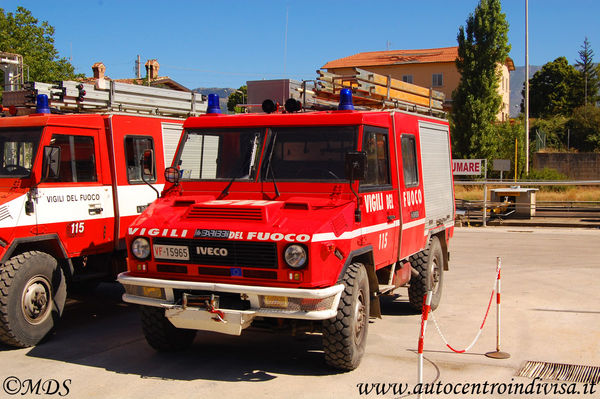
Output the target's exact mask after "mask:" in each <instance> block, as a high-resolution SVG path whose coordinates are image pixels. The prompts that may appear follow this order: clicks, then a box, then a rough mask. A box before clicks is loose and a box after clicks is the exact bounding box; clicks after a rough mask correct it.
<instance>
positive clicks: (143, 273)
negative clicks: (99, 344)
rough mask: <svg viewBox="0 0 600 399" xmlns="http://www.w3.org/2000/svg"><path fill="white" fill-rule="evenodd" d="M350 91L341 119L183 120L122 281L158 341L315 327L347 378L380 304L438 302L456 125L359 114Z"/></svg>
mask: <svg viewBox="0 0 600 399" xmlns="http://www.w3.org/2000/svg"><path fill="white" fill-rule="evenodd" d="M349 96H350V93H349V92H348V91H344V92H343V98H342V103H341V106H340V108H341V110H334V111H320V112H301V113H295V112H288V113H271V114H242V115H220V114H219V113H212V114H207V115H203V116H200V117H195V118H188V119H187V120H186V122H185V123H184V134H183V136H182V139H181V141H180V144H179V147H178V150H177V153H176V156H175V158H174V163H173V165H174V166H173V167H171V168H167V170H166V171H165V176H166V178H167V180H168V181H169V182H170V184H167V187H166V189H165V190H164V191H163V194H162V196H161V198H160V199H158V200H157V201H155V202H154V203H153V204H152V205H151V206H150V207H149V208H148V209H147V210H146V211H145V212H144V213H143V214H142V215H141V216H139V217H138V218H137V219H136V220H135V221H134V222H133V224H132V225H131V226H130V227H129V229H128V235H127V246H128V250H129V256H128V271H127V272H125V273H122V274H120V275H119V277H118V280H119V282H121V284H123V285H124V287H125V290H126V293H125V294H124V296H123V299H124V300H125V301H126V302H130V303H135V304H139V305H141V307H140V308H141V318H142V325H143V331H144V334H145V337H146V339H147V341H148V343H149V344H150V345H151V346H152V347H154V348H155V349H157V350H172V349H180V348H184V347H186V346H188V345H190V344H191V343H192V341H193V340H194V336H195V333H196V330H204V331H215V332H220V333H224V334H232V335H239V334H241V333H242V331H243V330H244V329H245V328H247V327H249V326H251V325H257V326H263V327H264V326H271V327H274V328H281V327H283V326H286V325H287V326H291V327H293V328H294V329H295V330H299V329H301V328H302V326H305V325H308V324H311V325H313V326H314V325H319V326H320V329H321V331H322V334H323V349H324V352H325V360H326V362H327V363H328V364H330V365H332V366H334V367H336V368H340V369H346V370H351V369H354V368H356V367H357V366H358V364H359V362H360V360H361V358H362V356H363V353H364V351H365V343H366V338H367V330H368V328H369V318H370V317H379V316H380V315H381V311H380V303H379V297H380V295H383V294H386V293H390V292H392V291H393V290H395V289H396V288H398V287H401V286H406V285H408V296H409V299H410V304H411V305H412V306H413V307H414V308H415V309H417V310H420V308H421V306H422V301H423V295H424V293H425V292H426V290H429V289H431V290H433V292H434V297H433V302H432V307H433V308H435V307H437V305H438V303H439V301H440V296H441V291H442V283H443V272H444V270H446V269H447V268H448V258H449V255H448V242H449V240H450V238H451V237H452V234H453V229H454V191H453V181H452V174H451V156H450V135H449V127H448V122H447V121H446V120H444V119H440V118H436V117H432V116H426V115H420V114H417V113H411V112H403V111H354V110H352V106H351V99H350V97H349ZM209 100H210V99H209ZM210 109H211V105H210V102H209V110H210ZM146 155H148V156H149V155H150V153H149V152H148V153H147V154H146ZM148 159H151V157H149V158H148ZM147 172H150V170H147Z"/></svg>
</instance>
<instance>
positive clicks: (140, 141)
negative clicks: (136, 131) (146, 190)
mask: <svg viewBox="0 0 600 399" xmlns="http://www.w3.org/2000/svg"><path fill="white" fill-rule="evenodd" d="M153 149H154V141H153V140H152V138H151V137H144V136H127V137H125V164H126V167H127V181H128V182H129V183H143V182H144V181H143V180H142V168H141V166H140V160H141V159H142V154H143V153H144V151H146V150H153ZM154 158H155V161H156V157H154ZM146 180H147V181H150V182H154V181H156V165H154V176H152V177H149V178H147V179H146Z"/></svg>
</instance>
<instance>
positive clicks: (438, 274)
mask: <svg viewBox="0 0 600 399" xmlns="http://www.w3.org/2000/svg"><path fill="white" fill-rule="evenodd" d="M409 260H410V264H411V266H412V268H413V269H414V270H415V271H416V272H417V273H418V275H417V276H415V275H414V274H413V275H412V276H411V279H410V285H409V287H408V300H409V302H410V305H411V307H412V308H413V309H414V310H415V311H418V312H421V311H422V310H423V297H424V296H425V294H426V293H427V291H429V290H430V289H431V290H432V291H433V297H432V298H431V310H435V309H437V307H438V305H439V304H440V299H441V297H442V285H443V283H444V254H443V253H442V246H441V244H440V241H439V239H438V238H437V237H433V238H431V240H430V241H429V246H428V247H427V248H426V249H424V250H423V251H421V252H419V253H418V254H416V255H413V256H411V257H410V259H409Z"/></svg>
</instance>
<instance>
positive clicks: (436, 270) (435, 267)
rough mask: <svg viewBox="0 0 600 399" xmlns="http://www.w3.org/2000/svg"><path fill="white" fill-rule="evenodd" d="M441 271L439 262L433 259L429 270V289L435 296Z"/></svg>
mask: <svg viewBox="0 0 600 399" xmlns="http://www.w3.org/2000/svg"><path fill="white" fill-rule="evenodd" d="M441 274H442V271H441V269H440V262H438V258H437V257H434V258H433V259H432V262H431V268H430V269H429V281H428V283H429V289H430V290H431V291H433V293H434V294H435V293H436V292H437V290H438V287H439V285H440V284H439V283H440V279H441Z"/></svg>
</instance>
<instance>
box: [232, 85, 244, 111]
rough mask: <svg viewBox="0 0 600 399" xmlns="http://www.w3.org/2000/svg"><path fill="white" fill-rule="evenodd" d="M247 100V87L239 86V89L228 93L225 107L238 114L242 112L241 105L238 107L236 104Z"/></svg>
mask: <svg viewBox="0 0 600 399" xmlns="http://www.w3.org/2000/svg"><path fill="white" fill-rule="evenodd" d="M247 102H248V87H247V86H241V87H240V88H239V89H237V90H236V91H234V92H233V93H231V94H230V95H229V98H228V99H227V109H228V110H229V112H235V113H236V114H239V113H241V112H244V108H243V107H238V106H237V105H238V104H247Z"/></svg>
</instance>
